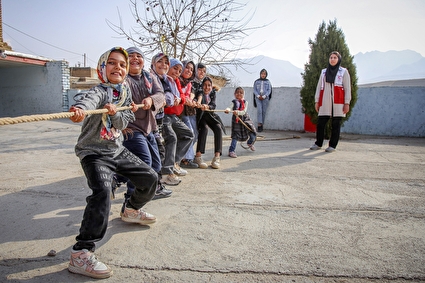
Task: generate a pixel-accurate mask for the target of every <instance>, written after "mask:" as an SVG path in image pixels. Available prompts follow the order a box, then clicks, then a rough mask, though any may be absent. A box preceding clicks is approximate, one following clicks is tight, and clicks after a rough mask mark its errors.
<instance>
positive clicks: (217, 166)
mask: <svg viewBox="0 0 425 283" xmlns="http://www.w3.org/2000/svg"><path fill="white" fill-rule="evenodd" d="M211 167H212V168H214V169H220V157H214V158H213V160H212V161H211Z"/></svg>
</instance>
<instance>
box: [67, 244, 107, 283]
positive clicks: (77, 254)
mask: <svg viewBox="0 0 425 283" xmlns="http://www.w3.org/2000/svg"><path fill="white" fill-rule="evenodd" d="M68 270H69V272H72V273H77V274H82V275H85V276H88V277H92V278H97V279H102V278H108V277H110V276H111V275H112V273H113V272H112V270H111V269H110V268H109V267H108V266H107V265H106V264H104V263H102V262H100V261H98V260H97V258H96V256H95V255H94V253H92V252H90V251H88V250H86V249H83V250H80V251H76V250H73V249H71V258H70V260H69V264H68Z"/></svg>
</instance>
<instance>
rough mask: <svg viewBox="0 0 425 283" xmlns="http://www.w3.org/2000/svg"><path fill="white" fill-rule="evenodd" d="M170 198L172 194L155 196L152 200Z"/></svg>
mask: <svg viewBox="0 0 425 283" xmlns="http://www.w3.org/2000/svg"><path fill="white" fill-rule="evenodd" d="M169 197H171V194H169V195H155V196H154V197H153V198H152V200H155V199H161V198H169Z"/></svg>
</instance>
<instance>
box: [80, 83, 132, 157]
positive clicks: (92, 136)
mask: <svg viewBox="0 0 425 283" xmlns="http://www.w3.org/2000/svg"><path fill="white" fill-rule="evenodd" d="M74 100H75V101H76V102H75V104H74V106H75V107H79V108H81V109H83V110H94V109H102V108H104V106H105V104H107V103H108V101H109V97H108V93H107V91H106V89H105V88H104V87H102V86H101V85H98V86H96V87H93V88H92V89H90V90H88V91H86V92H80V93H78V94H76V95H75V96H74ZM130 103H131V91H130V90H129V89H128V91H127V97H126V99H125V101H124V103H123V104H122V106H129V105H130ZM102 116H103V115H102V114H93V115H88V116H87V117H86V118H85V119H84V122H83V125H82V127H81V134H80V136H79V138H78V141H77V144H76V146H75V154H76V155H77V156H78V157H79V158H80V160H81V159H83V158H84V157H86V156H88V155H102V156H109V157H111V158H114V157H116V156H117V155H119V154H120V153H121V152H122V151H123V149H124V146H123V145H122V142H123V135H122V133H121V130H123V129H125V128H126V127H127V125H128V123H129V122H132V121H134V114H133V112H132V111H131V110H124V111H118V112H117V113H116V114H115V115H113V116H109V117H110V121H111V124H112V127H113V128H114V130H115V133H116V135H117V136H118V137H117V138H115V139H109V140H108V139H104V138H102V137H101V131H102V130H104V128H105V127H104V124H103V122H102Z"/></svg>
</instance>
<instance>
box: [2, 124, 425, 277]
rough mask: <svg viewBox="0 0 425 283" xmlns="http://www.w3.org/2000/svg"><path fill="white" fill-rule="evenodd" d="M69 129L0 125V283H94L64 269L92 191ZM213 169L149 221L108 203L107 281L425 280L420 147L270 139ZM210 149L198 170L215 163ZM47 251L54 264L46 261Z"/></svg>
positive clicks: (424, 160)
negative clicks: (128, 216)
mask: <svg viewBox="0 0 425 283" xmlns="http://www.w3.org/2000/svg"><path fill="white" fill-rule="evenodd" d="M79 131H80V126H79V125H78V124H72V123H71V122H68V121H67V120H55V121H44V122H34V123H26V124H17V125H8V126H0V142H1V145H2V146H1V147H0V176H1V180H2V182H1V185H0V196H1V197H0V212H1V215H2V217H1V219H0V224H1V227H2V228H1V230H0V282H92V281H94V280H92V279H90V278H86V277H83V276H80V275H76V274H72V273H69V272H68V271H67V269H66V268H67V261H68V257H69V252H70V248H71V246H72V245H73V244H74V241H75V240H74V239H75V236H76V235H77V233H78V228H79V223H80V221H81V218H82V213H83V209H84V206H85V198H86V196H88V195H89V194H90V190H89V189H88V187H87V184H86V180H85V178H84V176H83V173H82V170H81V167H80V164H79V161H78V159H77V157H76V156H75V155H74V149H73V147H74V145H75V142H76V139H77V137H78V134H79ZM261 134H262V136H263V137H262V138H260V139H259V140H258V142H257V143H256V148H257V151H256V152H250V151H247V150H245V149H243V148H242V147H239V146H238V148H237V154H238V158H235V159H233V158H229V157H227V149H228V145H229V143H230V140H229V139H228V138H225V139H224V142H223V153H224V154H223V157H222V160H221V169H219V170H214V169H211V168H209V169H205V170H202V169H195V170H189V174H188V175H187V176H184V177H181V178H182V179H183V181H182V183H181V184H180V185H179V186H176V187H169V188H170V189H172V190H173V191H174V193H173V196H172V197H170V198H168V199H160V200H154V201H152V202H150V203H149V204H148V205H147V206H146V210H147V211H149V212H150V213H153V214H155V215H156V216H157V218H158V222H157V223H155V224H153V225H151V226H140V225H131V224H128V223H124V222H122V221H121V220H120V217H119V210H120V207H121V203H122V199H123V193H124V188H123V187H121V188H120V189H119V190H118V193H117V197H116V199H115V200H113V202H112V209H111V215H110V221H109V227H108V231H107V234H106V236H105V239H103V240H102V241H101V242H99V243H98V245H97V250H96V254H97V256H98V257H99V259H100V260H101V261H104V262H105V263H107V264H108V265H110V266H111V267H112V269H113V270H114V275H113V276H112V277H111V278H109V279H105V280H104V281H105V282H244V283H247V282H308V283H310V282H355V283H360V282H361V283H363V282H425V221H424V220H425V173H424V172H425V139H423V138H396V137H376V136H357V135H343V136H342V138H341V141H340V144H339V146H338V149H337V151H336V152H335V153H330V154H328V153H325V152H324V151H323V150H320V151H310V150H308V148H309V146H310V145H311V144H312V143H313V142H314V134H311V133H296V132H284V131H265V132H263V133H261ZM212 154H213V153H212V140H210V141H209V142H208V149H207V153H206V155H205V160H206V161H208V162H210V160H211V158H212ZM51 250H55V251H56V256H47V254H48V253H49V251H51Z"/></svg>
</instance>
